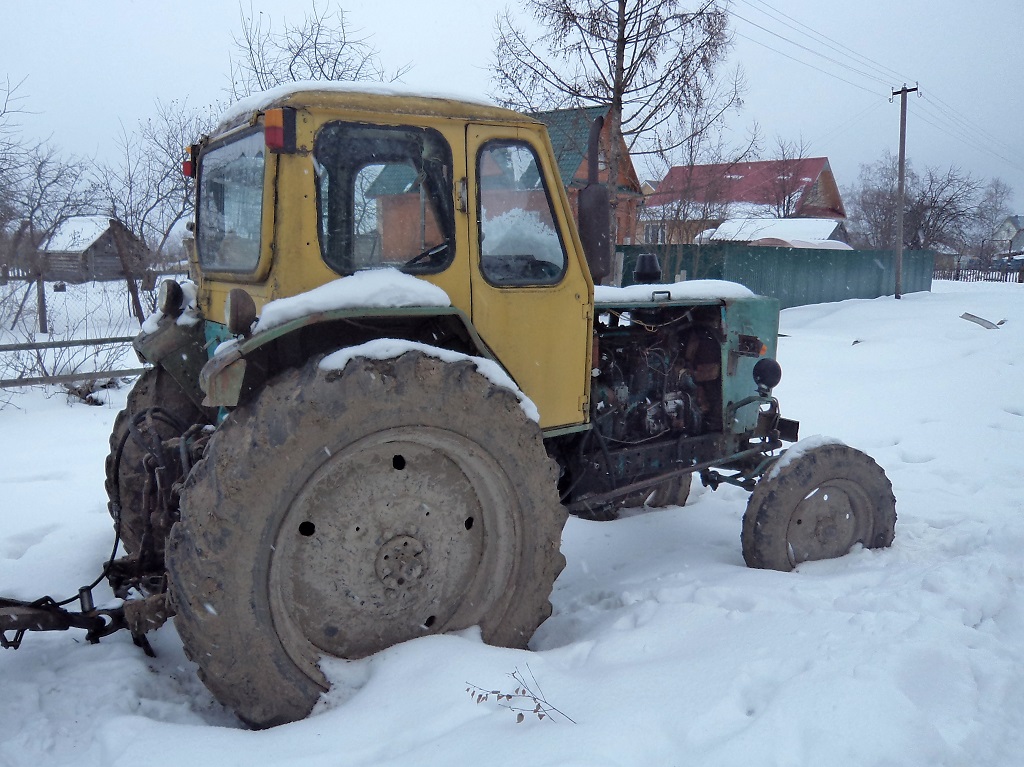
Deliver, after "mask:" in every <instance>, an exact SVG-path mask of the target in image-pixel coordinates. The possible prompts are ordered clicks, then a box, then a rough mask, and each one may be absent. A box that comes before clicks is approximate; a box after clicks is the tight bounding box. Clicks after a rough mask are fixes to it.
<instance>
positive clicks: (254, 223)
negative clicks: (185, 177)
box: [196, 132, 266, 272]
mask: <svg viewBox="0 0 1024 767" xmlns="http://www.w3.org/2000/svg"><path fill="white" fill-rule="evenodd" d="M265 153H266V146H265V145H264V142H263V133H262V132H256V133H250V134H249V135H247V136H243V137H242V138H239V139H236V140H234V141H232V142H230V143H227V144H223V145H221V146H215V147H214V148H212V149H210V150H208V151H206V152H205V153H204V154H203V157H202V165H201V168H200V174H199V200H198V210H197V212H196V221H197V233H196V246H197V249H198V252H199V261H200V263H201V264H202V265H203V268H204V269H206V270H208V271H212V272H220V271H223V272H252V271H254V270H255V269H256V266H257V264H258V263H259V260H260V228H261V226H260V225H261V221H262V213H263V170H264V155H265Z"/></svg>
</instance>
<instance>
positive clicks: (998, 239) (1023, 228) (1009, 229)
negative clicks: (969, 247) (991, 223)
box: [992, 215, 1024, 256]
mask: <svg viewBox="0 0 1024 767" xmlns="http://www.w3.org/2000/svg"><path fill="white" fill-rule="evenodd" d="M992 241H993V242H995V243H996V245H997V248H998V251H997V253H996V255H1000V252H1001V253H1002V254H1003V255H1005V254H1006V253H1009V254H1010V255H1011V256H1016V255H1021V254H1024V216H1019V215H1018V216H1007V217H1006V220H1005V221H1003V223H1001V224H1000V225H999V228H998V229H996V231H995V233H994V234H993V235H992Z"/></svg>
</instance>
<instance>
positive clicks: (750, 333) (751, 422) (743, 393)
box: [722, 296, 779, 434]
mask: <svg viewBox="0 0 1024 767" xmlns="http://www.w3.org/2000/svg"><path fill="white" fill-rule="evenodd" d="M722 327H723V328H724V329H725V343H724V344H722V404H723V405H724V407H723V408H722V414H723V417H724V418H725V419H726V422H725V423H724V424H723V428H724V430H725V431H726V432H730V431H731V432H733V433H734V434H742V433H745V432H749V431H753V429H754V427H755V426H756V425H757V415H758V404H757V402H750V403H749V404H747V405H745V406H743V407H740V408H739V409H738V410H736V412H735V415H734V417H733V418H732V419H731V422H730V419H729V417H728V416H729V413H730V410H731V409H732V408H733V407H734V406H735V405H737V404H738V403H740V402H741V401H744V400H747V399H750V398H751V397H754V396H756V395H757V387H756V385H755V384H754V365H755V364H756V363H757V361H758V360H759V359H761V358H762V356H764V357H770V358H772V359H775V357H776V351H777V344H778V338H779V303H778V301H776V300H774V299H772V298H765V297H761V296H758V297H757V298H745V299H738V300H729V301H727V302H726V304H725V306H724V307H722ZM741 336H745V337H748V338H757V339H758V340H759V341H761V343H762V344H763V345H764V347H765V353H764V355H761V354H760V353H758V352H757V351H754V352H753V353H751V350H750V349H749V348H747V347H746V345H745V344H744V343H743V342H742V339H741Z"/></svg>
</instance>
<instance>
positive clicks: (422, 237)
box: [313, 122, 455, 274]
mask: <svg viewBox="0 0 1024 767" xmlns="http://www.w3.org/2000/svg"><path fill="white" fill-rule="evenodd" d="M313 158H314V167H315V169H316V173H317V196H318V210H319V224H320V226H319V229H320V252H321V255H322V256H323V259H324V261H325V262H326V263H327V265H328V266H330V267H331V269H333V270H334V271H336V272H339V273H341V274H351V273H352V272H354V271H357V270H359V269H373V268H376V267H383V266H394V267H398V268H400V269H402V270H404V271H407V272H412V273H423V272H437V271H441V270H442V269H444V268H445V267H446V266H448V264H449V263H451V260H452V257H453V256H454V248H455V236H454V231H455V220H454V209H453V201H452V163H451V150H450V149H449V147H448V143H447V142H446V141H445V140H444V138H443V137H442V136H441V134H440V133H438V132H437V131H434V130H430V129H424V128H413V127H408V128H406V127H398V128H388V127H379V126H367V125H359V124H353V123H342V122H333V123H328V124H327V125H325V126H324V127H323V128H321V130H320V132H319V133H318V134H317V138H316V148H315V149H314V152H313Z"/></svg>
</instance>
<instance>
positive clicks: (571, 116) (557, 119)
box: [528, 106, 643, 245]
mask: <svg viewBox="0 0 1024 767" xmlns="http://www.w3.org/2000/svg"><path fill="white" fill-rule="evenodd" d="M608 109H609V107H607V106H599V107H585V108H578V109H554V110H551V111H548V112H529V113H528V114H529V115H530V117H532V118H534V119H535V120H540V121H541V122H542V123H544V124H545V125H547V127H548V135H549V136H550V137H551V146H552V148H553V149H554V151H555V158H556V159H557V160H558V172H559V173H560V174H561V176H562V183H563V184H564V185H565V189H566V192H567V193H568V195H569V204H570V205H571V206H572V210H573V214H574V215H576V216H578V215H579V211H578V208H577V197H578V194H579V190H580V189H582V188H583V187H585V186H586V185H587V176H588V172H589V167H588V163H587V142H588V141H589V139H590V126H591V125H592V124H593V122H594V120H596V119H597V118H598V117H607V115H608ZM608 141H609V139H608V126H607V123H606V124H605V128H604V131H603V132H602V134H601V146H600V152H599V157H598V165H599V168H598V178H599V179H600V180H601V181H602V182H603V183H607V182H608V166H607V157H608V146H609V144H608ZM619 141H620V142H621V143H620V145H619V150H620V157H621V160H620V161H619V173H618V176H619V177H618V181H617V183H616V184H615V187H614V191H615V194H616V197H617V203H618V204H617V207H616V211H617V216H616V231H617V233H618V234H617V238H616V242H617V243H618V244H620V245H630V244H632V242H633V239H634V234H635V232H636V227H637V211H638V209H639V205H640V202H641V200H643V193H642V192H641V189H640V179H639V177H638V176H637V173H636V169H635V168H634V167H633V161H632V159H631V158H630V155H629V148H628V147H627V145H626V142H625V141H623V140H622V139H621V138H620V139H619Z"/></svg>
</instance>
